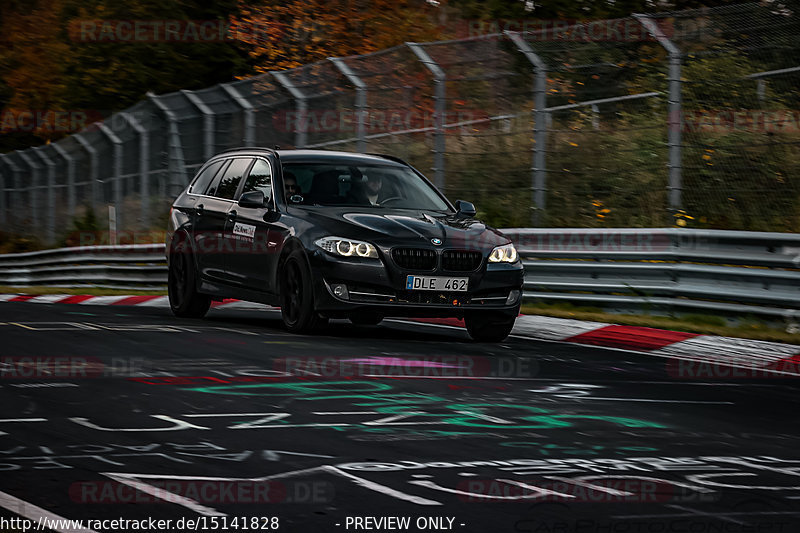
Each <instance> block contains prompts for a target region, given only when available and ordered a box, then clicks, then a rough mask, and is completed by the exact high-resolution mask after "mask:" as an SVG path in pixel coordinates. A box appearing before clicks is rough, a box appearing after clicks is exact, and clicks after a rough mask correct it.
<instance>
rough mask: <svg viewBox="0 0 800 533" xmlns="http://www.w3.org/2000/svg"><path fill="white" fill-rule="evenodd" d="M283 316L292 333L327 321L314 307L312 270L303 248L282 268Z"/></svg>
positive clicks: (287, 260)
mask: <svg viewBox="0 0 800 533" xmlns="http://www.w3.org/2000/svg"><path fill="white" fill-rule="evenodd" d="M280 279H281V282H280V291H281V296H280V298H281V318H283V324H284V325H285V326H286V329H287V330H289V331H290V332H292V333H304V332H308V331H311V330H314V329H316V328H318V327H320V326H322V325H324V324H325V322H326V321H327V320H326V319H325V318H323V317H321V316H320V315H319V313H317V312H316V310H315V309H314V289H313V283H312V279H311V272H310V270H309V268H308V264H307V263H306V258H305V255H304V254H303V252H302V251H301V250H295V251H294V252H292V253H291V254H289V257H287V258H286V262H285V263H284V264H283V268H282V269H281V278H280Z"/></svg>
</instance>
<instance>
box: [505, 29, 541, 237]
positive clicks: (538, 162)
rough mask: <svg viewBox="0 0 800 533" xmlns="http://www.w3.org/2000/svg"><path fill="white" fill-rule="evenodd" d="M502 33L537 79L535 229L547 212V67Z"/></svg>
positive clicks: (516, 37)
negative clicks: (528, 65)
mask: <svg viewBox="0 0 800 533" xmlns="http://www.w3.org/2000/svg"><path fill="white" fill-rule="evenodd" d="M503 33H505V34H506V35H507V36H508V38H509V39H511V41H512V42H513V43H514V45H515V46H516V47H517V49H518V50H519V51H520V52H522V53H523V55H525V58H526V59H527V60H528V61H529V62H530V64H531V65H533V74H534V76H535V77H536V79H535V82H534V88H533V99H534V106H535V109H534V118H533V168H532V169H531V173H532V175H531V181H532V183H531V186H532V189H533V190H532V199H533V212H532V213H531V223H532V224H533V226H534V227H536V226H540V225H541V224H542V222H543V214H544V213H545V209H547V128H548V125H549V121H550V116H549V113H548V112H547V65H546V64H545V62H544V61H542V58H540V57H539V56H538V55H537V54H536V52H534V51H533V48H531V46H530V45H529V44H528V43H527V42H526V41H525V39H523V38H522V36H521V35H520V34H519V33H517V32H511V31H508V30H506V31H505V32H503Z"/></svg>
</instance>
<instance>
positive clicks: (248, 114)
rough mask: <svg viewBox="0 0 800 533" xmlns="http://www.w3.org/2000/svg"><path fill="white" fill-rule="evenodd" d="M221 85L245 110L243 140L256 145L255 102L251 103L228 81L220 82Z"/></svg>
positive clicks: (249, 144) (246, 144) (247, 144)
mask: <svg viewBox="0 0 800 533" xmlns="http://www.w3.org/2000/svg"><path fill="white" fill-rule="evenodd" d="M220 87H222V90H223V91H225V93H227V94H228V96H230V97H231V98H232V99H233V100H234V101H235V102H236V103H237V104H239V107H241V108H242V110H243V111H244V139H242V141H243V143H244V145H245V146H254V145H255V144H256V141H255V138H256V136H255V132H256V121H255V115H254V108H253V104H251V103H250V102H249V101H248V100H247V98H245V97H244V96H242V95H241V93H240V92H239V91H237V90H236V88H234V87H233V86H232V85H230V84H228V83H222V84H220Z"/></svg>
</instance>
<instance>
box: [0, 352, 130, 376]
mask: <svg viewBox="0 0 800 533" xmlns="http://www.w3.org/2000/svg"><path fill="white" fill-rule="evenodd" d="M143 368H144V359H143V358H135V357H134V358H130V357H112V358H110V360H109V361H108V362H103V361H102V360H100V359H98V358H96V357H87V356H58V355H56V356H50V355H22V356H10V355H3V356H0V379H3V380H30V379H92V378H104V377H129V376H135V375H137V374H139V373H140V372H141V371H142V369H143Z"/></svg>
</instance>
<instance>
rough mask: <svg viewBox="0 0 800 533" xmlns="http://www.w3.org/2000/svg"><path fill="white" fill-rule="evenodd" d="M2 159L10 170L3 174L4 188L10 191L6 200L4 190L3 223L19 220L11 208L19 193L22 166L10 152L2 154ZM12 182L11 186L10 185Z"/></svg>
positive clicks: (1, 208) (0, 155) (0, 158)
mask: <svg viewBox="0 0 800 533" xmlns="http://www.w3.org/2000/svg"><path fill="white" fill-rule="evenodd" d="M0 161H3V162H5V164H6V167H7V168H8V170H9V173H4V174H3V189H5V190H7V191H8V201H6V196H5V190H4V191H3V195H2V196H3V202H4V205H3V206H2V207H0V210H2V213H3V214H2V219H0V220H1V221H2V222H3V224H8V223H10V222H11V220H15V221H17V220H18V217H15V216H13V215H12V213H11V208H12V207H13V206H14V203H15V202H14V195H15V194H16V193H18V192H19V191H18V190H17V184H18V183H19V173H20V168H19V167H18V166H17V164H16V163H14V160H13V159H11V157H10V154H0ZM7 176H10V177H11V179H10V180H9V179H6V177H7ZM9 184H10V186H9Z"/></svg>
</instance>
